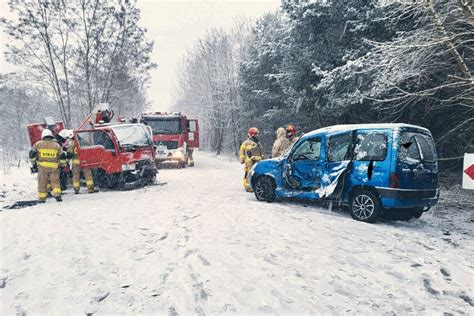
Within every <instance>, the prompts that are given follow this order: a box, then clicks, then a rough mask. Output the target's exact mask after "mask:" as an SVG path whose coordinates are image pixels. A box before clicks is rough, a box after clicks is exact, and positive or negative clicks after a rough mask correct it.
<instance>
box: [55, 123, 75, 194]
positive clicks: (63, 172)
mask: <svg viewBox="0 0 474 316" xmlns="http://www.w3.org/2000/svg"><path fill="white" fill-rule="evenodd" d="M72 133H73V132H72V130H67V129H62V130H61V131H60V132H59V133H58V135H56V140H57V142H58V144H59V146H61V148H62V149H63V151H64V152H67V151H68V149H69V144H70V140H71V138H72V135H73V134H72ZM70 173H71V169H70V166H69V159H68V160H66V161H65V163H64V164H63V165H62V166H61V168H60V169H59V180H60V183H61V190H63V191H64V190H66V189H67V178H68V174H70Z"/></svg>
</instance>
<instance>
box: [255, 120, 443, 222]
mask: <svg viewBox="0 0 474 316" xmlns="http://www.w3.org/2000/svg"><path fill="white" fill-rule="evenodd" d="M250 184H251V186H252V189H253V190H254V192H255V196H256V198H257V199H258V200H259V201H266V202H272V201H274V200H275V199H276V198H298V199H308V200H322V199H325V200H329V201H331V202H335V203H337V204H339V205H344V206H347V207H348V208H349V210H350V213H351V215H352V217H353V218H354V219H356V220H359V221H364V222H371V223H372V222H375V221H376V220H377V219H378V218H379V217H380V216H381V215H382V213H383V210H385V209H403V210H404V211H405V212H410V213H411V215H412V216H414V217H417V218H418V217H420V216H421V215H422V214H423V212H424V211H427V210H429V209H430V207H431V206H433V205H435V204H436V203H437V202H438V196H439V190H438V163H437V157H436V149H435V146H434V142H433V137H432V136H431V132H430V131H429V130H427V129H426V128H423V127H419V126H414V125H408V124H363V125H362V124H361V125H337V126H330V127H325V128H321V129H318V130H315V131H312V132H310V133H307V134H304V135H302V136H301V137H300V138H299V139H298V141H297V142H296V143H295V144H294V145H293V146H292V147H290V148H289V149H288V151H287V152H286V153H285V154H283V155H282V156H281V157H279V158H274V159H268V160H263V161H261V162H259V163H257V164H256V165H255V166H254V167H253V168H252V170H251V173H250Z"/></svg>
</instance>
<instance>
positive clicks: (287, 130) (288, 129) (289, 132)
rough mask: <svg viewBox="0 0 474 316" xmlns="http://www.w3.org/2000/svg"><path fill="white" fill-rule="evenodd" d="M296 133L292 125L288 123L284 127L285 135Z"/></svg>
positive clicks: (289, 135)
mask: <svg viewBox="0 0 474 316" xmlns="http://www.w3.org/2000/svg"><path fill="white" fill-rule="evenodd" d="M296 133H297V130H296V127H295V126H294V125H291V124H290V125H288V126H287V127H286V135H288V137H291V136H294V135H296Z"/></svg>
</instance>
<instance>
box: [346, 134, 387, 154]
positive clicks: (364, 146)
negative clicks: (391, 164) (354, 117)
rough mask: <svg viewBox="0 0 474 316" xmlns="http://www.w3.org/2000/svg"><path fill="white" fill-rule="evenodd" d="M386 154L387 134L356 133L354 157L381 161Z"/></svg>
mask: <svg viewBox="0 0 474 316" xmlns="http://www.w3.org/2000/svg"><path fill="white" fill-rule="evenodd" d="M386 156H387V136H385V134H383V133H370V134H362V133H361V134H357V142H356V145H355V148H354V159H355V160H359V161H370V160H374V161H383V160H385V157H386Z"/></svg>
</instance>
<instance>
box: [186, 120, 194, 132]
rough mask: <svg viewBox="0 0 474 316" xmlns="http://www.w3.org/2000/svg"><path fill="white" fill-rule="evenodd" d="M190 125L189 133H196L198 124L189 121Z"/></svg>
mask: <svg viewBox="0 0 474 316" xmlns="http://www.w3.org/2000/svg"><path fill="white" fill-rule="evenodd" d="M188 124H189V128H188V131H189V132H195V131H196V122H195V121H188Z"/></svg>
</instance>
